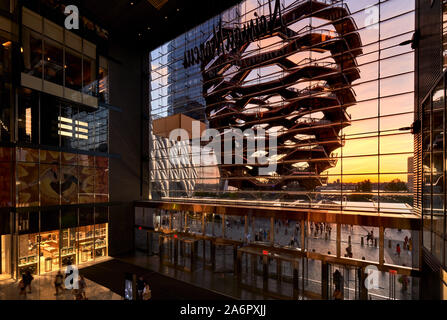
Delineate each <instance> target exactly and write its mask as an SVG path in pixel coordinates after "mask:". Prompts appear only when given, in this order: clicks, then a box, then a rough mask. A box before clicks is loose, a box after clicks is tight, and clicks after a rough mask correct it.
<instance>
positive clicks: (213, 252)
mask: <svg viewBox="0 0 447 320" xmlns="http://www.w3.org/2000/svg"><path fill="white" fill-rule="evenodd" d="M210 245H211V267H212V269H213V271H215V270H216V244H215V243H214V241H210Z"/></svg>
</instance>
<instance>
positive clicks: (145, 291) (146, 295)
mask: <svg viewBox="0 0 447 320" xmlns="http://www.w3.org/2000/svg"><path fill="white" fill-rule="evenodd" d="M151 298H152V291H151V288H150V287H149V284H148V283H147V282H146V283H145V285H144V289H143V300H150V299H151Z"/></svg>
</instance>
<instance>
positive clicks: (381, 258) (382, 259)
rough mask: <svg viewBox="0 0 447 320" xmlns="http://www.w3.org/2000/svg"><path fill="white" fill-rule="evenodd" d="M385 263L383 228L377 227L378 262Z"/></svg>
mask: <svg viewBox="0 0 447 320" xmlns="http://www.w3.org/2000/svg"><path fill="white" fill-rule="evenodd" d="M384 263H385V228H384V227H382V226H381V227H379V264H380V265H383V264H384Z"/></svg>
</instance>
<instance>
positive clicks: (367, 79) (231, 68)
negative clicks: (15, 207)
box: [150, 0, 415, 231]
mask: <svg viewBox="0 0 447 320" xmlns="http://www.w3.org/2000/svg"><path fill="white" fill-rule="evenodd" d="M310 3H312V5H310ZM271 5H272V7H273V6H274V1H272V3H271ZM281 6H282V7H281V9H282V13H281V14H282V17H283V20H284V21H285V24H286V28H287V30H288V34H293V37H291V38H288V37H287V36H285V35H279V36H269V37H265V38H264V39H260V40H256V41H249V42H247V43H244V45H243V46H242V48H237V49H236V51H235V52H232V53H231V54H234V56H232V57H233V58H232V59H234V60H231V61H230V62H229V63H227V64H225V63H223V62H222V59H223V58H220V60H216V59H217V56H218V55H216V59H215V60H213V61H210V62H209V63H208V64H207V65H205V63H203V64H194V65H192V66H190V67H188V68H185V67H184V66H183V62H184V58H185V53H186V52H188V51H189V50H191V49H193V47H195V46H198V47H199V48H200V44H202V43H204V42H205V41H206V40H207V39H212V37H213V28H214V27H216V28H218V25H219V21H222V25H223V27H224V28H227V29H229V30H231V29H233V28H236V27H238V26H239V27H240V28H243V25H244V24H245V23H249V21H250V20H251V19H256V17H261V16H262V15H265V16H266V17H267V19H269V1H266V0H261V1H255V0H246V1H244V2H242V4H240V5H238V6H236V7H234V8H232V9H230V10H228V11H226V12H224V13H222V14H221V15H219V16H218V17H216V18H214V19H211V20H209V21H207V22H206V23H204V24H202V25H200V26H198V27H196V28H194V29H192V30H190V31H189V32H187V33H185V34H183V35H182V36H180V37H178V38H177V39H175V40H172V41H170V42H168V43H166V44H164V45H163V46H161V47H159V48H157V49H156V50H154V51H152V52H151V53H150V59H151V74H150V76H151V101H150V112H151V119H152V127H151V128H152V139H151V141H152V148H151V150H150V151H151V168H152V171H151V177H150V184H151V192H152V194H151V196H152V198H164V199H173V198H178V197H182V198H192V199H200V201H221V202H222V201H234V200H238V201H247V202H256V203H260V202H265V203H267V204H268V203H277V202H282V203H284V204H287V205H293V206H302V207H312V208H315V209H333V210H342V211H345V210H346V211H348V210H353V211H357V212H358V211H364V212H388V213H412V210H413V207H412V206H413V168H412V158H413V150H414V148H413V136H412V134H411V132H410V127H411V125H412V123H413V121H414V115H413V112H414V52H413V50H412V49H411V46H410V45H403V46H402V45H400V43H402V42H404V41H406V40H410V39H411V37H412V35H413V32H414V29H415V25H414V21H415V13H414V1H401V0H388V1H379V0H362V1H358V0H355V1H354V0H352V1H351V0H345V1H330V2H329V1H312V2H310V1H292V0H281ZM365 8H366V9H365ZM272 9H273V8H272ZM300 10H301V11H300ZM303 10H304V11H303ZM299 12H301V13H302V12H305V13H306V14H298V13H299ZM329 12H337V14H334V15H330V14H328V13H329ZM297 39H299V40H297ZM284 48H289V49H290V51H287V50H284V51H280V50H281V49H284ZM278 50H279V51H278ZM286 51H287V52H289V53H290V52H292V54H288V53H287V54H285V53H284V52H286ZM278 56H280V58H278V59H277V57H278ZM250 57H252V58H253V57H254V58H253V59H252V60H250ZM266 57H270V58H269V59H270V60H268V59H267V58H266ZM272 57H273V58H272ZM238 59H239V60H240V61H239V60H238ZM262 59H264V60H262ZM216 61H217V62H216ZM219 61H220V62H219ZM259 61H261V62H259ZM207 62H208V61H207ZM219 63H221V64H219ZM210 68H215V69H216V72H217V73H218V76H217V78H210V73H207V71H208V70H210ZM300 72H301V73H300ZM316 74H320V75H321V74H322V75H321V76H312V75H316ZM340 75H342V76H343V77H345V78H346V77H347V78H349V79H350V80H349V81H347V82H346V81H342V80H340V78H339V76H340ZM215 79H218V80H215ZM282 80H283V81H282ZM338 81H341V82H338ZM222 83H224V85H221V84H222ZM219 86H220V87H219ZM218 87H219V88H220V89H219V88H218ZM216 88H218V89H216ZM272 88H273V89H272ZM262 90H264V91H262ZM222 92H224V93H225V94H223V93H222ZM216 106H217V107H216ZM175 115H181V116H186V117H188V118H186V119H189V120H188V121H192V120H198V121H200V122H201V125H203V126H205V127H206V128H211V129H216V130H218V131H219V132H220V133H221V134H222V133H223V132H225V130H227V129H229V128H239V129H241V130H242V131H243V130H244V129H247V128H264V129H265V130H266V131H267V133H268V134H271V135H272V136H273V135H276V136H277V138H278V144H279V145H278V147H277V150H278V152H277V155H276V163H277V170H276V171H275V172H270V173H269V175H267V176H262V175H258V173H257V169H256V168H254V167H253V166H250V165H247V166H240V165H239V166H235V165H226V166H224V165H221V163H219V161H218V158H217V156H216V155H215V154H212V153H211V156H209V155H208V154H209V153H210V150H207V149H206V148H202V154H201V155H199V158H200V161H198V162H197V161H196V162H194V161H193V160H192V159H193V154H192V153H193V151H192V149H191V148H190V149H188V148H185V149H184V150H187V151H186V152H187V155H188V157H186V158H187V160H185V161H186V162H185V163H182V166H178V165H177V164H176V163H175V161H173V160H172V158H171V159H170V157H169V154H170V153H169V152H170V151H169V150H170V147H171V145H172V141H170V140H169V138H168V136H169V132H170V131H171V130H172V129H174V127H175V128H178V126H172V125H170V124H169V119H172V118H170V117H172V116H175ZM267 118H268V119H267ZM182 119H183V118H182ZM191 119H192V120H191ZM266 119H267V120H268V121H267V120H266ZM185 129H186V126H185ZM189 130H190V129H189ZM187 131H188V130H187ZM190 138H191V137H190ZM210 140H211V139H208V140H206V141H203V142H202V146H203V145H205V144H207V143H209V142H210ZM282 150H288V151H286V152H284V151H282ZM204 153H205V154H206V157H205V156H204ZM195 155H196V154H195ZM267 156H270V155H267ZM204 158H206V160H207V161H205V160H204ZM207 231H208V230H207Z"/></svg>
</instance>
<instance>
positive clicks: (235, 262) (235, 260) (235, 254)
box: [233, 245, 237, 269]
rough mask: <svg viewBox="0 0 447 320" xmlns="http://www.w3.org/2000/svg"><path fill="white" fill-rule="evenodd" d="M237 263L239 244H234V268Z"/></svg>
mask: <svg viewBox="0 0 447 320" xmlns="http://www.w3.org/2000/svg"><path fill="white" fill-rule="evenodd" d="M236 264H237V245H233V268H234V269H235V268H236Z"/></svg>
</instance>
